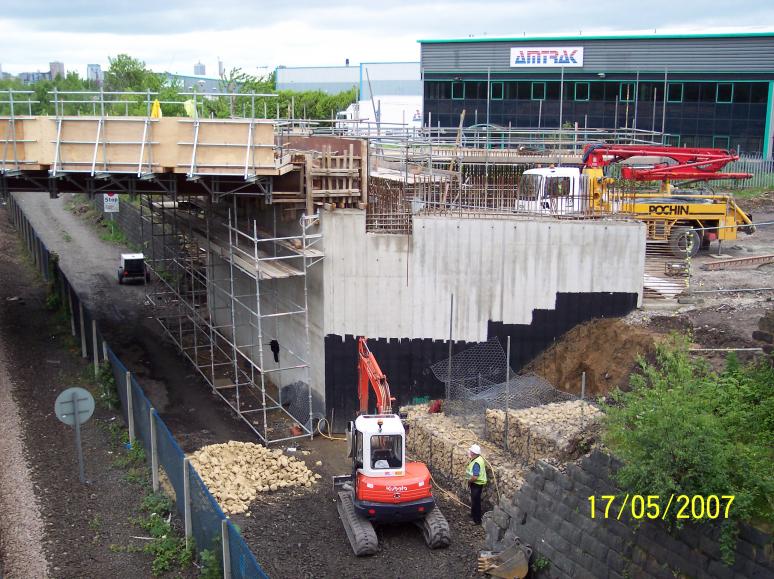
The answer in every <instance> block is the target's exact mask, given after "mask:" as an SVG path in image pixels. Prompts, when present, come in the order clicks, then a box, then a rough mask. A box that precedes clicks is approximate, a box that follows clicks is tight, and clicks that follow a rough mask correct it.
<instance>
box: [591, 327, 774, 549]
mask: <svg viewBox="0 0 774 579" xmlns="http://www.w3.org/2000/svg"><path fill="white" fill-rule="evenodd" d="M640 365H641V371H642V373H641V374H639V375H635V376H632V378H631V386H632V390H631V391H630V392H628V393H622V392H616V393H615V394H614V395H613V396H612V401H611V405H610V406H609V408H608V409H607V419H606V432H605V442H606V443H607V445H608V446H609V447H610V448H611V450H612V451H613V453H614V454H615V455H616V456H618V457H619V458H620V459H621V460H622V461H623V463H624V464H623V466H622V467H621V469H620V470H619V471H618V473H617V474H616V479H617V482H618V483H619V484H620V485H621V487H622V489H623V490H625V491H627V492H629V493H633V494H642V495H660V496H661V497H669V496H670V495H672V494H685V495H689V496H692V495H703V496H707V495H718V496H720V495H734V497H735V498H734V502H733V505H732V507H731V508H730V510H729V520H728V521H724V522H723V533H722V539H721V546H722V548H723V555H724V561H726V562H727V563H730V562H732V561H733V551H734V545H735V538H736V533H737V532H738V523H739V522H740V521H746V522H750V523H758V524H766V525H768V524H772V523H774V500H772V497H774V468H773V467H772V464H774V450H772V449H774V367H772V361H771V360H770V359H764V360H760V361H758V362H756V363H751V364H748V365H740V364H739V362H738V360H737V359H736V357H735V356H733V355H731V356H729V357H728V359H727V362H726V366H725V368H724V370H723V371H722V372H720V373H717V372H714V371H712V370H711V368H710V367H709V365H708V364H706V362H704V361H703V360H697V359H694V358H692V357H691V356H690V354H689V352H688V340H687V339H685V338H683V337H679V336H672V337H671V338H670V339H669V340H668V341H667V342H666V343H664V344H662V345H660V346H658V347H657V351H656V362H655V364H647V363H644V362H642V361H641V362H640ZM666 500H668V499H663V500H662V502H663V503H665V502H666ZM675 514H676V509H671V510H670V514H669V515H668V520H669V522H670V523H671V524H673V525H675V526H680V525H681V524H682V522H683V520H677V519H675V518H674V515H675ZM670 517H671V518H670Z"/></svg>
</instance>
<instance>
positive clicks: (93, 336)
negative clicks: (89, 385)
mask: <svg viewBox="0 0 774 579" xmlns="http://www.w3.org/2000/svg"><path fill="white" fill-rule="evenodd" d="M91 341H92V352H93V353H94V379H95V380H96V379H97V378H99V343H98V342H97V320H91Z"/></svg>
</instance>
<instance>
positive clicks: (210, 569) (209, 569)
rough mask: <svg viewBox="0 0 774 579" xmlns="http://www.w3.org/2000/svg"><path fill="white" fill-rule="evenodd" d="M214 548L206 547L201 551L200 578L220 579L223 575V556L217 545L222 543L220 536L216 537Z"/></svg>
mask: <svg viewBox="0 0 774 579" xmlns="http://www.w3.org/2000/svg"><path fill="white" fill-rule="evenodd" d="M214 543H215V547H213V550H210V549H205V550H204V551H202V552H201V553H199V564H200V565H201V569H200V571H199V577H200V579H220V578H221V577H223V557H222V556H221V551H220V549H218V548H217V546H218V545H219V544H220V538H217V539H215V541H214Z"/></svg>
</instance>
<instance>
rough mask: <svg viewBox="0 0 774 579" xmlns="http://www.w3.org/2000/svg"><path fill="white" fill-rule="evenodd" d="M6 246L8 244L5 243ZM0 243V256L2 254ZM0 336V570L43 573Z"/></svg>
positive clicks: (35, 507) (39, 524)
mask: <svg viewBox="0 0 774 579" xmlns="http://www.w3.org/2000/svg"><path fill="white" fill-rule="evenodd" d="M6 247H7V246H6ZM3 249H5V248H3V247H0V259H2V255H4V254H5V252H4V251H3ZM6 360H7V356H6V354H5V347H4V344H3V339H2V336H0V456H2V457H3V468H2V469H0V559H2V561H3V565H2V567H0V574H4V575H5V576H7V577H45V576H46V575H47V562H46V557H45V555H44V554H43V549H42V546H43V520H42V518H41V515H40V504H39V502H38V500H37V497H36V496H35V493H34V491H33V487H32V477H31V473H30V467H29V464H28V462H27V460H26V458H25V456H24V443H23V440H22V428H21V421H20V419H19V412H18V408H17V406H16V401H15V400H14V396H13V390H14V385H13V383H12V382H11V378H10V376H9V373H8V369H7V368H8V367H7V362H6Z"/></svg>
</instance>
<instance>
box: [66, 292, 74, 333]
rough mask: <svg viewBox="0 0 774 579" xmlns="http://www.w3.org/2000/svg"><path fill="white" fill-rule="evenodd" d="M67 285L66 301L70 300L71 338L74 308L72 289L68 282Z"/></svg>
mask: <svg viewBox="0 0 774 579" xmlns="http://www.w3.org/2000/svg"><path fill="white" fill-rule="evenodd" d="M66 287H67V301H69V302H70V332H72V334H73V338H74V337H75V310H74V309H73V291H72V289H71V288H70V286H69V284H67V285H66Z"/></svg>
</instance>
